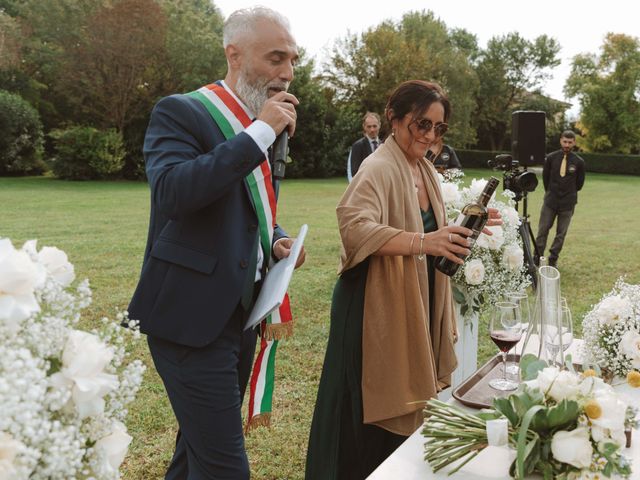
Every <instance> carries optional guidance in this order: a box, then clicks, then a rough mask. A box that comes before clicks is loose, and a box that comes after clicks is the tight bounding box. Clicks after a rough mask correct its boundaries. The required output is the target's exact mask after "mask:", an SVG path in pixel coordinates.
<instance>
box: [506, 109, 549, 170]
mask: <svg viewBox="0 0 640 480" xmlns="http://www.w3.org/2000/svg"><path fill="white" fill-rule="evenodd" d="M544 131H545V113H544V112H534V111H529V110H518V111H516V112H513V114H512V115H511V154H512V155H513V158H514V160H518V161H519V162H520V165H523V166H525V167H529V166H531V165H542V164H544V158H545V135H544Z"/></svg>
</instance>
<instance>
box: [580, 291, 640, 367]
mask: <svg viewBox="0 0 640 480" xmlns="http://www.w3.org/2000/svg"><path fill="white" fill-rule="evenodd" d="M582 333H583V336H584V343H583V355H584V358H585V360H586V361H587V362H590V363H595V364H597V365H598V366H599V367H600V368H602V369H603V370H606V371H607V372H609V373H610V374H611V375H617V376H620V377H624V376H627V375H629V374H630V373H631V372H634V371H635V372H637V371H639V370H640V285H629V284H628V283H625V282H624V281H623V280H622V279H619V280H618V281H617V282H616V284H615V286H614V288H613V290H611V292H609V293H607V294H606V295H605V296H604V297H603V298H602V300H600V302H599V303H598V304H596V305H595V306H594V307H593V308H592V309H591V311H590V312H588V313H587V314H586V315H585V317H584V319H583V320H582ZM635 376H637V374H636V375H634V377H635Z"/></svg>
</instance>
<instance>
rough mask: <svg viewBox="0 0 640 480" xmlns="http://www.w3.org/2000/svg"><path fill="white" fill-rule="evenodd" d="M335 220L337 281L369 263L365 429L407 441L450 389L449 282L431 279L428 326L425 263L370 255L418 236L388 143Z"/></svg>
mask: <svg viewBox="0 0 640 480" xmlns="http://www.w3.org/2000/svg"><path fill="white" fill-rule="evenodd" d="M419 167H420V171H421V173H422V178H423V181H424V184H425V186H426V188H427V193H428V196H429V200H430V202H431V205H432V206H433V210H434V212H435V217H436V221H437V224H438V227H441V226H443V225H444V224H445V221H446V217H445V211H444V203H443V201H442V193H441V191H440V183H439V181H438V178H437V174H436V171H435V169H434V168H433V166H432V165H431V164H430V163H428V162H426V161H422V160H421V161H420V162H419ZM337 215H338V223H339V227H340V235H341V237H342V247H343V248H342V257H341V266H340V272H339V273H342V272H344V271H345V270H348V269H350V268H352V267H354V266H355V265H357V264H358V263H360V262H362V261H363V260H365V259H366V258H367V257H369V256H371V260H370V263H369V273H368V275H367V284H366V289H365V299H364V319H363V332H362V356H363V358H362V402H363V412H364V423H368V424H374V425H378V426H379V427H382V428H384V429H386V430H389V431H391V432H393V433H396V434H399V435H411V434H412V433H413V432H414V431H415V430H416V429H417V428H418V427H419V426H420V425H421V423H422V419H423V416H422V409H423V407H424V404H423V403H420V402H421V401H426V400H428V399H430V398H432V397H434V396H436V394H437V393H438V391H440V390H441V389H442V388H445V387H446V386H448V385H449V384H450V382H451V373H452V372H453V370H455V368H456V366H457V361H456V356H455V353H454V348H453V343H454V338H455V337H456V331H455V329H456V326H455V313H454V307H453V300H452V296H451V285H450V281H449V277H447V276H446V275H444V274H442V273H440V272H438V271H436V285H435V290H434V291H435V295H436V298H435V299H434V302H435V304H434V318H429V285H428V282H429V280H428V276H427V269H426V260H419V259H418V257H417V256H376V255H372V254H373V253H374V252H376V251H377V250H378V249H379V248H380V247H382V246H383V245H384V244H385V243H387V242H388V241H389V240H390V239H391V238H393V237H394V236H396V235H398V234H399V233H401V232H403V231H408V232H422V231H423V224H422V218H421V215H420V205H419V203H418V198H417V195H416V193H415V188H414V182H413V177H412V175H411V170H410V167H409V163H408V162H407V160H406V158H405V156H404V154H403V152H402V150H400V148H399V146H398V144H397V143H396V141H395V139H394V138H393V137H389V138H388V139H387V140H386V141H385V143H384V144H383V145H381V146H380V148H378V149H377V150H376V151H375V152H374V153H373V154H372V155H371V156H369V157H368V158H367V159H366V160H365V161H364V162H363V163H362V165H361V166H360V169H359V170H358V174H357V175H356V176H355V177H354V179H353V181H352V182H351V184H350V185H349V188H348V189H347V191H346V192H345V193H344V195H343V197H342V199H341V200H340V203H339V204H338V207H337ZM416 242H417V243H415V244H414V249H416V250H417V248H418V244H419V239H418V238H417V239H416ZM415 402H418V403H415Z"/></svg>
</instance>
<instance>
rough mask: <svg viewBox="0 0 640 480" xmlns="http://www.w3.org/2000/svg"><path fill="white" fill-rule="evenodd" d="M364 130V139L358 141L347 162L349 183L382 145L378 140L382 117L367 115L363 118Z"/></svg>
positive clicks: (372, 113)
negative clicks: (365, 160) (367, 159)
mask: <svg viewBox="0 0 640 480" xmlns="http://www.w3.org/2000/svg"><path fill="white" fill-rule="evenodd" d="M362 130H363V132H364V137H362V138H361V139H359V140H356V142H355V143H354V144H353V145H352V146H351V151H350V152H349V160H348V161H347V179H348V180H349V181H351V179H352V178H353V176H354V175H355V174H356V173H358V169H359V168H360V165H361V164H362V161H363V160H364V159H365V158H367V157H368V156H369V155H371V154H372V153H373V151H374V150H375V149H376V148H378V146H379V145H380V139H379V138H378V133H379V132H380V115H378V114H377V113H375V112H367V113H365V114H364V116H363V117H362Z"/></svg>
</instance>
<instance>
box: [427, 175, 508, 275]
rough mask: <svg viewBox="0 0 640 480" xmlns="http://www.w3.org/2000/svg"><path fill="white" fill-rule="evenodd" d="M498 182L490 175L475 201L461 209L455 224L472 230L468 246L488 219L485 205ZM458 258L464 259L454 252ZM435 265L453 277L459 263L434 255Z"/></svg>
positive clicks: (474, 240)
mask: <svg viewBox="0 0 640 480" xmlns="http://www.w3.org/2000/svg"><path fill="white" fill-rule="evenodd" d="M499 184H500V180H498V179H497V178H496V177H491V178H490V179H489V181H488V182H487V184H486V185H485V187H484V190H482V193H481V194H480V197H479V198H478V200H477V201H475V202H472V203H468V204H466V205H465V206H464V208H463V209H462V213H461V216H462V221H459V222H456V225H460V226H461V227H466V228H468V229H470V230H471V231H472V234H471V237H470V238H471V246H470V247H469V248H473V245H474V244H475V243H476V239H477V238H478V235H480V233H481V232H482V229H483V228H484V226H485V225H486V223H487V220H488V219H489V211H488V210H487V205H488V204H489V200H490V199H491V196H492V195H493V192H495V191H496V188H497V187H498V185H499ZM456 256H458V257H459V258H462V259H464V258H465V257H464V255H462V254H458V253H457V254H456ZM435 265H436V268H437V269H438V270H440V271H441V272H442V273H444V274H445V275H449V276H450V277H453V276H454V275H455V274H456V272H457V271H458V267H459V266H460V265H459V264H457V263H455V262H452V261H451V260H449V259H448V258H447V257H436V260H435Z"/></svg>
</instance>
